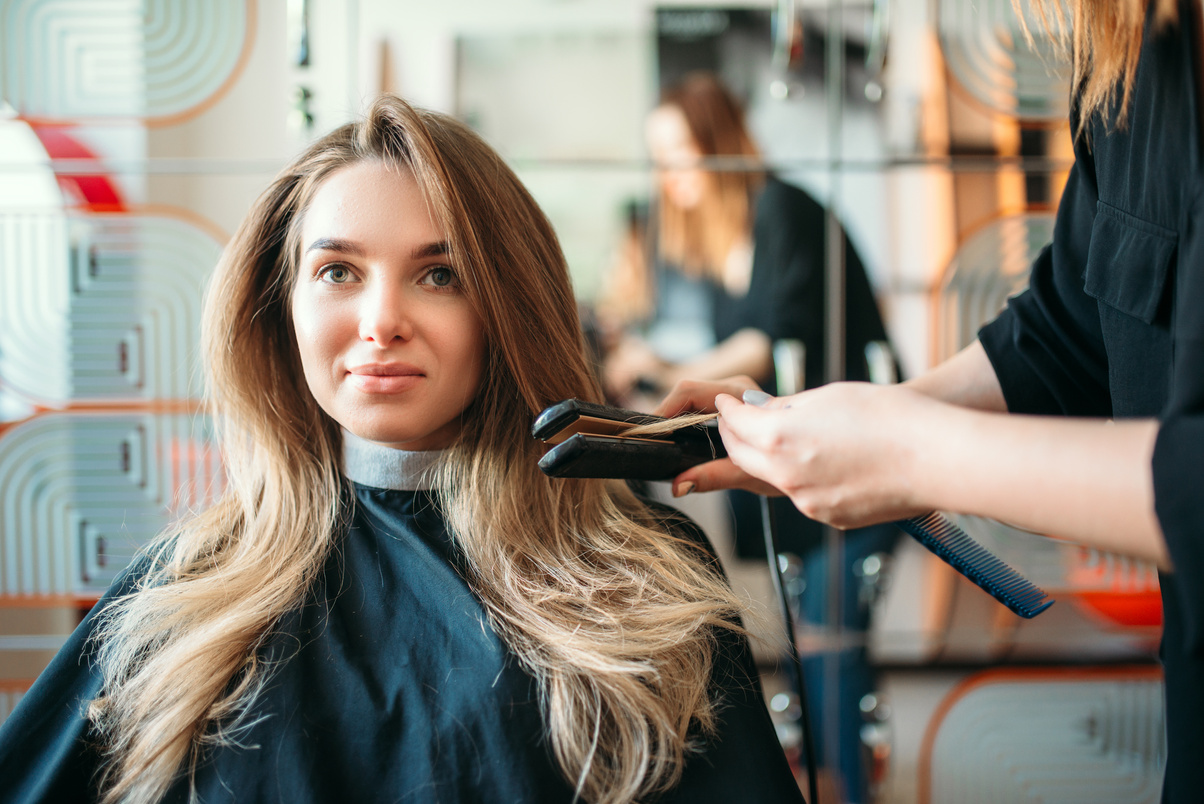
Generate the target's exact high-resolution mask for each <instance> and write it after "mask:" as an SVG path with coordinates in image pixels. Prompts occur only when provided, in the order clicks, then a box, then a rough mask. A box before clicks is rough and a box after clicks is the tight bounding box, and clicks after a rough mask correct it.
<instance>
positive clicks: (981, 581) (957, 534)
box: [895, 511, 1054, 619]
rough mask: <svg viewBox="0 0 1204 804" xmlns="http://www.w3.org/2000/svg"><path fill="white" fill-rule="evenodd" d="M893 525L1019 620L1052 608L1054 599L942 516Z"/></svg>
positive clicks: (929, 516) (918, 517) (936, 514)
mask: <svg viewBox="0 0 1204 804" xmlns="http://www.w3.org/2000/svg"><path fill="white" fill-rule="evenodd" d="M895 524H896V525H898V526H899V527H900V528H902V529H903V531H904V532H905V533H907V534H908V535H909V536H911V537H913V538H914V539H915V540H916V541H917V542H919V543H920V544H922V545H924V546H925V547H927V548H928V549H929V550H931V551H932V552H933V553H934V554H935V555H936V556H937V557H938V558H940V559H941V560H942V561H944V562H945V563H946V564H948V565H949V566H951V567H953V568H954V569H955V570H957V571H958V572H960V573H961V574H962V575H964V576H966V577H967V578H969V579H970V580H971V581H973V582H974V583H976V584H978V585H979V586H980V587H982V589H983V590H984V591H985V592H986V593H987V594H989V595H990V596H991V597H993V598H995V599H996V600H998V601H999V602H1000V603H1002V604H1003V605H1005V606H1007V607H1008V608H1009V609H1011V610H1012V611H1014V612H1016V614H1019V615H1020V616H1021V617H1024V618H1025V619H1032V618H1033V617H1036V616H1037V615H1038V614H1040V613H1041V612H1043V611H1045V610H1046V609H1047V608H1049V607H1050V606H1052V605H1053V602H1054V601H1053V598H1051V597H1049V595H1047V594H1045V592H1043V591H1041V589H1040V588H1039V587H1038V586H1036V585H1035V584H1034V583H1033V582H1032V581H1030V580H1028V579H1027V578H1025V577H1024V576H1023V575H1021V574H1020V573H1018V572H1016V570H1014V569H1012V568H1011V567H1009V566H1008V565H1007V564H1005V563H1003V562H1002V561H1000V560H999V558H998V557H996V556H995V554H994V553H992V552H991V551H990V550H988V549H986V548H985V547H983V546H982V545H981V544H979V543H978V542H976V541H974V540H973V539H971V538H970V537H969V536H968V535H967V534H966V532H965V531H964V530H962V529H961V528H959V527H958V526H957V525H955V524H953V523H952V522H950V521H949V520H948V519H947V518H945V516H944V515H943V514H941V513H939V512H937V511H933V512H931V513H929V514H924V515H922V516H917V517H912V518H911V519H903V520H900V521H898V522H896V523H895Z"/></svg>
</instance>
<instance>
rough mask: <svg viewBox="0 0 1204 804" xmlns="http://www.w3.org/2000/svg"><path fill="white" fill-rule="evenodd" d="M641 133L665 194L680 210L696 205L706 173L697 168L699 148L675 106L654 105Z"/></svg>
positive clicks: (682, 113)
mask: <svg viewBox="0 0 1204 804" xmlns="http://www.w3.org/2000/svg"><path fill="white" fill-rule="evenodd" d="M645 134H646V136H647V139H648V152H649V153H650V154H651V156H652V161H653V162H655V163H656V165H657V178H658V179H659V181H660V183H661V187H662V188H663V189H664V191H665V195H667V196H668V197H669V200H670V201H671V202H673V203H674V204H676V205H677V206H679V207H681V208H683V209H691V208H693V207H695V206H697V205H698V203H699V202H700V201H701V200H702V194H703V192H704V191H705V190H706V173H705V172H704V171H703V170H702V169H701V168H699V167H698V163H699V161H700V160H701V159H702V149H701V148H699V147H698V143H697V142H695V141H694V135H693V134H691V133H690V124H689V123H688V122H686V115H685V113H684V112H682V110H681V109H679V108H678V107H676V106H672V105H669V106H658V107H657V108H655V109H653V110H652V113H651V114H649V115H648V120H647V124H646V126H645Z"/></svg>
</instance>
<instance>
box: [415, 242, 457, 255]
mask: <svg viewBox="0 0 1204 804" xmlns="http://www.w3.org/2000/svg"><path fill="white" fill-rule="evenodd" d="M450 253H451V246H450V245H449V244H448V242H447V241H446V240H440V241H439V242H437V243H427V244H426V245H423V246H419V247H418V248H416V249H414V251H413V253H412V254H411V255H410V256H411V257H412V258H413V259H415V260H420V259H422V258H424V257H439V256H442V255H444V254H450Z"/></svg>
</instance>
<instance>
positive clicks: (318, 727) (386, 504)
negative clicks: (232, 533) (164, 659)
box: [0, 486, 801, 804]
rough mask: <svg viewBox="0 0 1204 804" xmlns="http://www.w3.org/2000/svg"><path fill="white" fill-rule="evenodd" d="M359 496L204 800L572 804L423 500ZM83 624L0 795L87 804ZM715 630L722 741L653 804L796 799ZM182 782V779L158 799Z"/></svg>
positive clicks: (760, 714) (762, 714)
mask: <svg viewBox="0 0 1204 804" xmlns="http://www.w3.org/2000/svg"><path fill="white" fill-rule="evenodd" d="M354 494H355V500H356V505H355V513H354V520H353V523H352V527H351V528H350V530H349V532H348V533H347V535H346V536H345V538H343V539H342V540H341V542H340V543H339V545H338V547H337V549H336V550H335V551H334V552H333V555H332V557H331V558H330V560H329V561H328V562H327V564H326V567H325V572H324V574H323V577H322V579H321V582H320V584H319V585H318V589H317V591H316V592H315V593H314V594H313V595H311V597H310V602H309V603H308V604H307V605H306V606H305V607H304V608H303V609H302V610H300V611H299V612H297V613H295V614H293V615H291V616H289V617H287V618H286V620H285V621H284V622H283V623H282V625H281V627H280V628H279V629H278V632H277V633H276V635H275V636H274V637H272V638H271V640H270V643H269V645H268V647H267V649H266V651H265V653H266V654H267V655H268V657H269V658H270V660H271V661H273V662H276V663H278V664H277V669H276V671H275V672H274V673H273V674H272V675H271V677H270V682H269V683H268V685H267V687H266V689H265V690H264V692H263V693H262V695H261V697H260V698H259V699H258V701H257V702H256V704H255V707H254V710H253V712H252V713H251V717H250V720H252V721H254V725H253V726H251V727H250V728H249V729H247V730H246V731H245V732H242V733H241V734H239V735H238V741H239V743H240V744H241V745H242V746H243V747H233V746H231V747H223V748H220V749H217V750H213V751H210V752H209V753H208V754H207V755H206V756H205V758H204V760H203V761H202V762H201V764H200V766H199V768H198V770H197V775H196V784H197V790H198V793H199V794H200V800H201V801H202V802H205V803H206V804H209V803H210V802H287V803H288V804H304V803H305V802H314V803H315V804H316V803H317V802H336V801H337V802H343V801H364V802H393V801H396V802H498V803H499V804H518V803H519V802H561V803H563V804H567V802H569V801H571V800H572V798H573V794H572V787H571V786H570V785H569V784H568V783H566V782H565V781H564V779H563V778H562V776H561V774H560V772H559V771H558V769H557V767H556V765H555V764H554V761H553V759H552V757H551V754H550V752H549V749H548V746H547V743H546V740H545V739H544V738H543V730H542V721H541V717H540V711H539V706H538V702H537V691H536V688H535V685H534V683H533V681H532V680H531V678H530V677H529V676H528V675H527V674H526V673H524V672H523V671H522V670H521V669H520V668H519V667H518V666H517V665H516V661H515V658H514V656H513V654H511V653H510V651H508V650H507V649H506V647H505V646H504V645H503V644H502V643H501V641H500V640H499V639H498V637H497V636H496V635H495V633H494V632H493V630H492V629H491V628H490V626H489V625H488V623H487V621H486V617H485V614H484V611H483V609H482V607H481V604H480V603H479V602H478V601H477V599H476V598H475V597H474V596H473V594H472V593H471V592H470V591H469V588H468V586H467V585H466V584H465V583H464V581H463V580H462V579H461V576H460V574H458V573H457V571H456V569H455V566H456V563H457V561H458V558H457V553H456V552H455V551H454V549H453V547H452V545H451V543H450V541H449V539H448V537H447V534H446V531H445V529H444V525H443V520H442V518H441V516H440V515H439V513H438V512H437V511H436V510H435V507H434V503H433V500H432V497H431V495H430V494H429V493H428V492H414V491H392V490H381V489H373V488H368V487H364V486H355V487H354ZM680 530H681V532H682V533H684V534H686V535H688V536H690V537H691V538H695V539H699V540H702V541H705V537H703V536H702V535H701V533H700V532H699V531H698V530H697V529H696V528H694V527H692V526H687V527H682V528H681V529H680ZM708 549H709V547H708ZM130 583H131V581H130V580H129V579H128V578H127V579H126V580H125V582H124V586H125V587H126V588H128V587H129V585H130ZM119 585H122V584H120V582H119ZM116 588H117V587H116V586H115V589H116ZM111 598H112V593H110V595H108V596H106V598H105V600H103V601H102V602H101V604H100V605H102V606H103V605H104V604H105V603H106V602H107V601H108V600H110V599H111ZM92 624H93V618H92V616H89V617H88V619H86V620H85V621H84V623H83V624H82V625H81V626H80V628H79V629H78V630H77V631H76V632H75V634H74V635H73V636H72V637H71V639H70V641H69V642H68V643H67V645H66V646H65V647H64V648H63V650H62V651H61V652H60V653H59V654H58V656H57V657H56V658H55V659H54V661H53V663H52V664H51V665H50V666H49V667H48V668H47V669H46V671H45V672H44V673H43V674H42V675H41V677H40V678H39V679H38V680H37V682H36V683H35V684H34V686H33V688H32V689H31V690H30V691H29V693H28V694H27V695H26V696H25V698H24V699H23V700H22V701H21V702H20V704H19V705H18V707H17V708H16V710H15V711H14V713H13V715H12V716H11V717H10V718H9V720H8V721H6V723H5V725H4V727H3V729H0V801H2V802H35V801H36V802H55V804H58V802H72V801H84V800H91V799H94V798H95V795H96V791H95V788H94V787H93V773H94V771H95V770H96V766H97V755H96V753H95V752H94V750H93V749H92V748H91V747H90V746H89V734H88V727H87V723H86V721H85V720H84V718H83V712H84V708H85V705H86V703H87V701H88V700H89V699H90V698H92V697H94V696H95V695H96V693H97V692H98V690H99V686H98V680H97V677H96V674H95V672H94V670H93V667H92V663H91V657H90V656H89V655H88V653H87V651H86V649H85V640H86V639H87V638H88V636H89V633H90V631H91V627H92ZM722 641H723V649H722V653H721V656H720V659H719V662H718V665H717V668H716V673H715V679H716V689H715V694H716V695H718V696H720V697H721V699H722V701H723V708H722V710H721V713H720V719H721V725H720V730H719V735H718V737H717V738H715V739H714V740H713V741H712V742H711V743H710V744H709V745H707V746H706V749H705V751H704V752H703V753H701V754H699V755H697V756H694V757H692V758H691V759H690V760H689V761H688V763H687V765H686V768H685V774H684V778H683V779H682V781H681V783H680V784H679V785H678V786H677V787H676V788H675V789H674V790H673V791H671V792H670V793H669V794H667V795H665V796H664V797H663V798H662V799H659V800H661V801H665V802H725V803H726V802H735V801H758V802H760V801H765V802H769V801H786V802H796V801H800V800H801V795H800V793H799V790H798V786H797V785H796V784H795V781H794V778H793V776H792V774H791V771H790V769H789V766H788V765H787V763H786V760H785V757H784V755H783V753H782V750H781V747H780V745H779V744H778V742H777V738H776V735H775V733H774V728H773V725H772V723H771V721H770V719H769V716H768V713H767V712H766V709H765V704H764V701H763V699H762V693H761V687H760V682H759V680H758V677H757V674H756V671H755V668H754V666H753V664H752V662H751V658H750V653H749V650H748V644H747V642H746V640H743V639H733V638H731V637H730V636H725V637H723V638H722ZM187 792H188V789H187V782H186V780H183V779H181V780H180V781H179V782H178V783H177V784H176V785H175V786H174V787H173V789H172V791H171V794H170V795H169V796H168V798H167V800H168V801H185V800H187Z"/></svg>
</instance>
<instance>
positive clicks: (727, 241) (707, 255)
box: [657, 71, 765, 281]
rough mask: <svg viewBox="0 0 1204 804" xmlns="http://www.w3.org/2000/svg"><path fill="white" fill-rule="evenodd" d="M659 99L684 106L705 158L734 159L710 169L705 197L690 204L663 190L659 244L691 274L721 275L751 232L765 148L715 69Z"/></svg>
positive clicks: (667, 256) (716, 277)
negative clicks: (760, 146)
mask: <svg viewBox="0 0 1204 804" xmlns="http://www.w3.org/2000/svg"><path fill="white" fill-rule="evenodd" d="M659 105H660V106H661V107H665V106H672V107H676V108H677V109H680V110H681V112H682V114H683V115H684V116H685V119H686V124H687V125H688V126H689V129H690V136H691V137H692V138H693V139H694V142H695V143H696V144H697V145H698V149H699V150H700V151H701V152H702V156H703V158H704V159H709V160H712V161H716V157H728V158H729V159H727V160H725V161H729V162H731V164H729V165H723V166H721V167H723V168H724V169H721V170H719V169H712V170H707V171H706V172H705V174H704V177H705V178H704V181H705V184H704V189H703V194H702V198H701V200H700V201H699V203H698V204H697V205H695V206H693V207H690V208H688V209H686V208H683V207H679V206H678V205H677V204H675V203H673V199H672V198H671V197H670V196H669V194H668V193H666V192H665V191H664V190H663V189H662V190H661V192H660V194H659V209H658V210H657V213H658V215H659V221H660V224H659V232H658V250H659V252H660V255H661V257H663V258H664V259H666V260H668V261H669V262H671V263H674V264H676V265H677V266H679V267H680V268H681V269H682V270H683V271H685V272H686V273H688V274H691V275H693V276H707V277H710V278H711V279H714V280H716V281H722V280H723V274H724V269H725V266H726V264H727V259H728V255H729V254H731V251H732V248H733V247H734V246H735V245H736V244H737V243H739V242H740V241H741V240H742V239H747V238H749V237H750V236H751V233H752V216H753V198H754V196H755V195H756V192H757V190H758V189H759V188H760V187H761V185H762V184H763V183H764V180H765V175H764V172H763V171H761V170H760V169H759V167H758V166H759V165H760V161H761V155H760V152H759V151H758V150H757V146H756V145H755V144H754V143H753V140H752V137H751V136H750V135H749V133H748V129H747V127H746V126H745V124H744V112H743V110H742V109H741V108H740V105H739V103H737V102H736V99H735V98H734V97H733V96H732V94H731V93H730V92H729V91H728V90H727V88H726V87H724V86H723V84H722V83H720V82H719V80H718V79H717V78H716V77H715V76H714V75H713V74H711V73H708V72H704V71H698V72H693V73H689V74H687V75H686V76H685V77H684V78H683V79H681V81H679V82H678V83H676V84H674V85H672V86H670V87H668V88H666V89H665V90H664V91H663V92H662V93H661V98H660V104H659Z"/></svg>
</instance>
